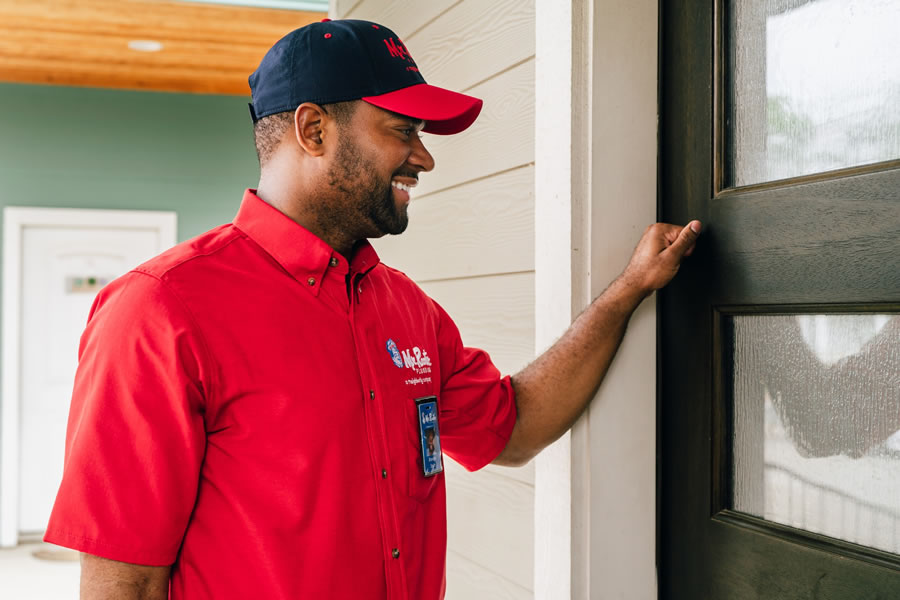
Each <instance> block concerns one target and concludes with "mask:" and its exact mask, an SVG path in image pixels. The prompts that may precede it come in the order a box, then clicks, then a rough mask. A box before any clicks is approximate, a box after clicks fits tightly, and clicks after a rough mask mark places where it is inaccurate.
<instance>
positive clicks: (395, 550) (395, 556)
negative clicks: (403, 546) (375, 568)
mask: <svg viewBox="0 0 900 600" xmlns="http://www.w3.org/2000/svg"><path fill="white" fill-rule="evenodd" d="M391 556H393V557H394V558H400V549H399V548H394V550H393V552H391Z"/></svg>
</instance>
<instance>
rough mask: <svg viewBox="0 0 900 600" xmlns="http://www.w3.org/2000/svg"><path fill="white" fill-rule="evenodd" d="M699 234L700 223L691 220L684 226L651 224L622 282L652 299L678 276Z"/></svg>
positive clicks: (624, 273)
mask: <svg viewBox="0 0 900 600" xmlns="http://www.w3.org/2000/svg"><path fill="white" fill-rule="evenodd" d="M699 235H700V221H691V222H690V223H688V224H687V225H685V226H684V227H681V226H679V225H669V224H668V223H656V224H654V225H651V226H650V227H648V228H647V229H646V230H645V231H644V235H643V236H642V237H641V240H640V241H639V242H638V245H637V247H636V248H635V249H634V254H632V255H631V260H630V261H629V262H628V266H627V267H625V271H624V272H623V273H622V276H621V279H622V280H623V281H624V282H625V283H627V284H628V285H631V286H635V287H636V288H637V289H639V290H641V293H642V297H646V296H649V295H650V294H652V293H653V292H654V291H656V290H658V289H660V288H661V287H664V286H665V285H666V284H667V283H669V282H670V281H671V280H672V278H673V277H675V273H677V272H678V267H679V266H681V259H682V258H684V257H685V256H690V255H691V253H692V252H693V251H694V244H695V243H696V242H697V237H698V236H699Z"/></svg>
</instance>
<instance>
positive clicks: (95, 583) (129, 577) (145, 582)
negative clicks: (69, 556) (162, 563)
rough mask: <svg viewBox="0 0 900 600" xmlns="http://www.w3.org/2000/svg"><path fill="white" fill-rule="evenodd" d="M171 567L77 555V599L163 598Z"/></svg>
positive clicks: (151, 599)
mask: <svg viewBox="0 0 900 600" xmlns="http://www.w3.org/2000/svg"><path fill="white" fill-rule="evenodd" d="M170 570H171V567H147V566H144V565H133V564H131V563H124V562H119V561H116V560H109V559H108V558H100V557H99V556H94V555H92V554H84V553H82V555H81V600H166V598H168V597H169V571H170Z"/></svg>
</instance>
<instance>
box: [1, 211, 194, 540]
mask: <svg viewBox="0 0 900 600" xmlns="http://www.w3.org/2000/svg"><path fill="white" fill-rule="evenodd" d="M3 221H4V223H3V321H2V322H3V340H2V389H0V547H10V546H15V545H16V543H17V542H18V516H19V513H18V508H19V507H18V499H19V389H20V388H19V383H20V382H19V373H20V361H19V350H20V344H19V336H20V333H21V332H20V322H21V298H20V289H21V280H22V269H21V266H22V233H23V230H24V229H25V228H26V227H35V226H42V227H53V226H59V227H72V226H84V227H123V228H136V229H156V230H158V231H159V235H160V244H161V246H162V247H163V248H168V247H170V246H173V245H174V244H175V241H176V230H177V215H176V213H174V212H171V211H143V210H94V209H70V208H25V207H16V206H8V207H5V208H4V209H3Z"/></svg>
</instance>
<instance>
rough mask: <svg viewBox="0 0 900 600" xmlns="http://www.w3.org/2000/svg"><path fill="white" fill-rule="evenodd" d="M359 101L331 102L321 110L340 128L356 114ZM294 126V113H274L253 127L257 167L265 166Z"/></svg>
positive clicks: (290, 111)
mask: <svg viewBox="0 0 900 600" xmlns="http://www.w3.org/2000/svg"><path fill="white" fill-rule="evenodd" d="M358 102H359V100H348V101H347V102H333V103H331V104H323V105H322V109H323V110H324V111H325V112H326V113H327V114H329V115H331V116H332V118H334V120H335V121H336V122H337V124H338V125H339V126H341V127H343V126H344V125H346V124H347V123H349V122H350V119H351V118H352V117H353V113H354V112H356V106H357V103H358ZM293 126H294V111H293V110H288V111H285V112H280V113H275V114H274V115H269V116H267V117H263V118H262V119H260V120H259V121H257V122H256V123H254V125H253V139H254V141H255V142H256V156H257V157H258V158H259V165H260V166H263V165H265V164H266V163H267V162H268V161H269V159H270V158H272V155H273V154H275V150H277V149H278V146H279V144H281V140H282V139H283V138H284V134H285V133H287V132H288V130H289V129H291V128H292V127H293Z"/></svg>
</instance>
